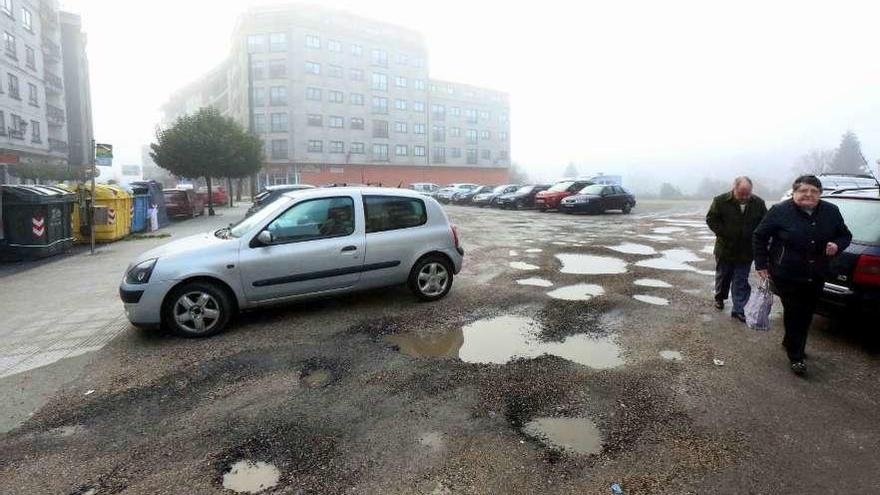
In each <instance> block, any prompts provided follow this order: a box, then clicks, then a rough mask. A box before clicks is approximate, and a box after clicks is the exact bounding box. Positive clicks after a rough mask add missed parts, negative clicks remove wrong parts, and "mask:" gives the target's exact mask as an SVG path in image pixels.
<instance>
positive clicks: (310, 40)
mask: <svg viewBox="0 0 880 495" xmlns="http://www.w3.org/2000/svg"><path fill="white" fill-rule="evenodd" d="M306 48H321V38H319V37H317V36H312V35H310V34H307V35H306Z"/></svg>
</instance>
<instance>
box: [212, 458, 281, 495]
mask: <svg viewBox="0 0 880 495" xmlns="http://www.w3.org/2000/svg"><path fill="white" fill-rule="evenodd" d="M279 479H281V472H280V471H278V468H276V467H275V466H273V465H271V464H267V463H265V462H262V461H257V462H252V461H249V460H243V461H238V462H236V463H235V464H233V465H232V467H230V468H229V471H228V472H227V473H225V474H224V475H223V488H226V489H227V490H232V491H234V492H236V493H260V492H262V491H264V490H268V489H269V488H273V487H275V485H277V484H278V480H279Z"/></svg>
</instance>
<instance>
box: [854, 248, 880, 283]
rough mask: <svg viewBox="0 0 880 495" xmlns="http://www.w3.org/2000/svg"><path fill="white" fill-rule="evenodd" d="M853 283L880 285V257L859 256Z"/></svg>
mask: <svg viewBox="0 0 880 495" xmlns="http://www.w3.org/2000/svg"><path fill="white" fill-rule="evenodd" d="M853 282H855V283H856V284H859V285H880V256H871V255H867V254H863V255H861V256H859V259H858V261H857V262H856V270H855V273H853Z"/></svg>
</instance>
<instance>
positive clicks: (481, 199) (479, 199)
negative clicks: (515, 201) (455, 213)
mask: <svg viewBox="0 0 880 495" xmlns="http://www.w3.org/2000/svg"><path fill="white" fill-rule="evenodd" d="M520 187H522V186H520V185H519V184H504V185H503V186H498V187H496V188H495V189H492V190H491V191H489V192H483V193H478V194H476V195H474V199H473V203H474V205H476V206H479V207H483V206H495V203H497V202H498V197H499V196H501V195H502V194H507V193H512V192H515V191H516V190H517V189H519V188H520Z"/></svg>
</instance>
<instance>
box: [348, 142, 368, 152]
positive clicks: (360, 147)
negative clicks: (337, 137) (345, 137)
mask: <svg viewBox="0 0 880 495" xmlns="http://www.w3.org/2000/svg"><path fill="white" fill-rule="evenodd" d="M348 150H349V152H350V153H351V154H352V155H363V154H364V143H351V145H350V146H349V147H348Z"/></svg>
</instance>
